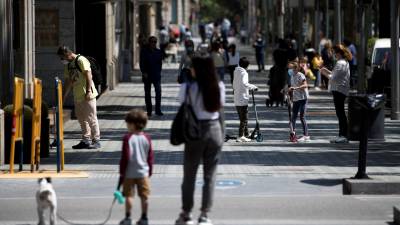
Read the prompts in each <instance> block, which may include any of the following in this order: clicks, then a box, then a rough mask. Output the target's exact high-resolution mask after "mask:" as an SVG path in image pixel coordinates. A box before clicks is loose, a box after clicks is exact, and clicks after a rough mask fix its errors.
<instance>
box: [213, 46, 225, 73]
mask: <svg viewBox="0 0 400 225" xmlns="http://www.w3.org/2000/svg"><path fill="white" fill-rule="evenodd" d="M211 58H212V60H213V62H214V65H215V69H216V72H217V74H218V76H219V79H220V80H221V81H224V76H225V58H224V50H223V49H222V46H221V42H219V41H216V42H213V43H212V45H211Z"/></svg>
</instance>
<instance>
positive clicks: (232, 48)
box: [226, 44, 240, 83]
mask: <svg viewBox="0 0 400 225" xmlns="http://www.w3.org/2000/svg"><path fill="white" fill-rule="evenodd" d="M226 56H227V57H226V58H227V59H226V61H227V62H228V71H229V75H230V76H231V83H233V72H234V71H235V68H236V67H237V66H238V65H239V59H240V54H239V52H238V51H236V45H235V44H231V45H229V47H228V51H226Z"/></svg>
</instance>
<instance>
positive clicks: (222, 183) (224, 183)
mask: <svg viewBox="0 0 400 225" xmlns="http://www.w3.org/2000/svg"><path fill="white" fill-rule="evenodd" d="M203 183H204V182H203V181H202V180H199V181H197V182H196V185H197V186H203ZM244 184H245V182H244V181H240V180H217V181H216V182H215V188H217V189H230V188H237V187H239V186H242V185H244Z"/></svg>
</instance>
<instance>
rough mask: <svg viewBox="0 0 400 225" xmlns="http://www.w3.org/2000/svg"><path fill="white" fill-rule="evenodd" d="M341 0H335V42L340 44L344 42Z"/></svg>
mask: <svg viewBox="0 0 400 225" xmlns="http://www.w3.org/2000/svg"><path fill="white" fill-rule="evenodd" d="M340 2H341V0H335V18H334V21H335V24H334V26H335V29H334V30H335V31H334V32H335V35H334V40H335V44H340V43H342V24H341V16H342V15H341V4H340Z"/></svg>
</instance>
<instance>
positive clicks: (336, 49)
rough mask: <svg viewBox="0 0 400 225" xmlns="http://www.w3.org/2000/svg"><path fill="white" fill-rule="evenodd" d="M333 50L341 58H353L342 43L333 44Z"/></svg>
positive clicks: (349, 59)
mask: <svg viewBox="0 0 400 225" xmlns="http://www.w3.org/2000/svg"><path fill="white" fill-rule="evenodd" d="M333 51H334V52H335V53H338V54H339V55H341V56H342V58H344V59H346V60H347V61H351V60H352V58H353V55H352V54H351V52H350V51H349V50H348V49H347V48H346V47H344V46H343V45H342V44H338V45H335V47H333Z"/></svg>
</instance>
